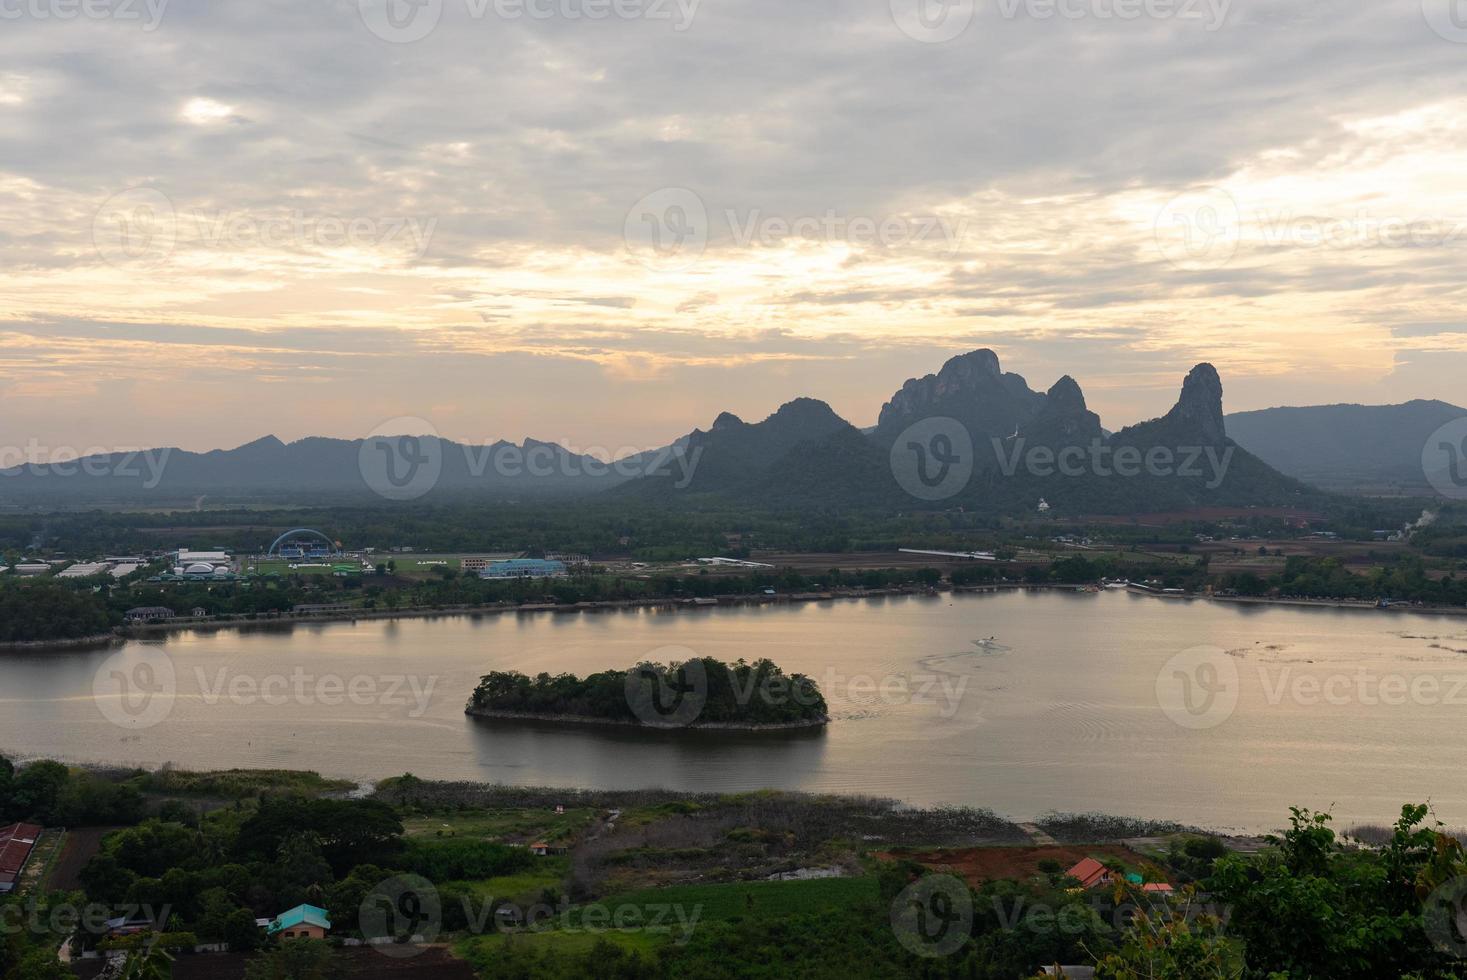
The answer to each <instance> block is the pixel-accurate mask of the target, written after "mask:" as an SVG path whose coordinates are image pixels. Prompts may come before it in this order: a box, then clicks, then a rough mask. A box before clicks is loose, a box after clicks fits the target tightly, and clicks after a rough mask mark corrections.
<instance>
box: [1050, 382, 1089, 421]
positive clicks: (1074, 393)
mask: <svg viewBox="0 0 1467 980" xmlns="http://www.w3.org/2000/svg"><path fill="white" fill-rule="evenodd" d="M1045 398H1047V399H1048V401H1047V402H1046V404H1045V409H1046V410H1048V411H1051V412H1083V411H1085V410H1086V406H1085V393H1084V392H1083V391H1081V390H1080V385H1079V383H1078V382H1077V381H1076V380H1075V379H1074V378H1072V377H1070V376H1069V375H1068V374H1067V375H1065V376H1064V377H1063V378H1060V379H1059V380H1058V381H1056V382H1055V383H1054V384H1052V385H1050V388H1049V392H1048V394H1046V395H1045Z"/></svg>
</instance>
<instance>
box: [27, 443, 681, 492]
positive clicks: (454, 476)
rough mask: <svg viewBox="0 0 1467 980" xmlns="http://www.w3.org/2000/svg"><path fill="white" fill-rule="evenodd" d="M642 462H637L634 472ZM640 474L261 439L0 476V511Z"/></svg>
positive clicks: (534, 484) (527, 446)
mask: <svg viewBox="0 0 1467 980" xmlns="http://www.w3.org/2000/svg"><path fill="white" fill-rule="evenodd" d="M645 455H646V456H647V457H648V459H642V458H640V457H639V458H637V460H636V462H637V464H638V465H648V460H650V459H651V457H653V456H655V454H645ZM636 472H640V470H638V469H637V468H636V467H635V466H625V465H624V466H622V467H616V468H608V467H607V466H606V465H605V464H604V463H600V462H599V461H597V460H595V459H593V458H591V457H587V456H581V455H578V454H575V453H570V452H567V451H566V450H565V449H564V448H562V447H560V446H558V445H555V444H554V443H544V442H538V441H536V440H533V439H526V440H525V441H524V442H522V443H520V444H519V445H515V444H514V443H510V442H504V441H500V442H496V443H492V444H489V445H482V446H472V445H465V444H463V443H457V442H453V441H451V440H448V439H439V438H436V437H423V438H415V437H412V436H390V437H374V438H372V439H324V438H314V437H313V438H307V439H301V440H300V441H298V442H292V443H284V442H281V441H280V440H279V439H277V438H275V437H274V436H266V437H265V438H263V439H257V440H255V441H254V442H250V443H246V444H245V445H243V446H240V447H238V448H236V449H216V450H212V451H210V452H206V453H194V452H188V451H185V450H182V449H152V450H146V451H143V452H139V453H113V454H110V455H105V456H90V457H86V458H85V459H83V460H80V461H77V462H74V463H71V464H67V465H61V466H46V465H25V466H17V467H13V468H10V469H6V470H0V501H5V502H11V503H33V502H37V501H43V502H48V503H69V504H86V503H88V502H95V501H119V500H122V501H128V500H160V501H161V500H168V501H179V500H184V499H187V498H191V497H197V496H216V497H224V498H230V499H241V498H248V497H264V498H272V497H278V498H282V499H295V500H299V498H301V497H303V496H305V495H310V496H312V497H328V498H354V497H366V496H374V497H385V498H387V499H397V500H406V499H416V498H417V497H419V496H423V494H422V493H419V492H418V491H419V490H421V489H423V488H424V487H426V486H429V484H431V489H432V491H433V492H435V493H439V494H443V493H470V492H472V493H490V494H498V495H540V494H554V493H567V492H591V491H594V490H600V489H605V488H607V487H610V486H614V485H616V484H617V483H621V482H623V481H625V480H626V479H628V478H629V474H632V473H636Z"/></svg>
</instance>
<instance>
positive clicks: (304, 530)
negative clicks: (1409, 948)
mask: <svg viewBox="0 0 1467 980" xmlns="http://www.w3.org/2000/svg"><path fill="white" fill-rule="evenodd" d="M296 538H320V539H321V540H322V541H324V542H326V547H327V549H328V550H329V551H330V553H332V554H335V553H336V542H335V541H332V540H331V539H330V538H328V537H327V536H326V535H324V534H322V533H321V532H320V531H317V530H316V529H315V528H310V527H298V528H296V529H295V530H293V531H286V532H285V533H284V534H282V535H281V536H280V537H278V538H276V539H275V543H274V544H272V545H271V546H270V550H269V551H267V552H265V554H266V556H267V557H272V558H278V557H280V546H281V545H283V544H285V542H287V541H291V540H294V539H296Z"/></svg>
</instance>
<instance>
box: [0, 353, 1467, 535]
mask: <svg viewBox="0 0 1467 980" xmlns="http://www.w3.org/2000/svg"><path fill="white" fill-rule="evenodd" d="M1222 398H1223V386H1222V381H1221V379H1220V378H1219V376H1218V373H1217V371H1216V370H1215V369H1214V368H1213V367H1212V365H1210V364H1199V365H1197V366H1196V367H1194V368H1193V369H1192V370H1191V372H1189V373H1188V374H1187V376H1186V378H1185V379H1183V381H1182V384H1181V388H1180V391H1179V394H1178V398H1177V401H1176V404H1175V405H1174V406H1173V407H1172V409H1171V410H1170V411H1169V412H1167V413H1166V414H1165V415H1163V416H1161V417H1159V418H1156V419H1152V420H1150V421H1146V422H1141V423H1138V424H1136V425H1132V426H1129V427H1126V428H1123V429H1121V430H1119V431H1117V432H1114V433H1109V432H1106V431H1105V430H1104V429H1103V428H1102V427H1101V422H1100V418H1099V417H1098V416H1097V415H1096V414H1095V413H1094V412H1092V411H1090V410H1089V408H1088V407H1087V405H1086V402H1085V395H1084V392H1083V391H1082V390H1081V388H1080V385H1079V384H1078V383H1077V382H1076V381H1075V380H1074V379H1073V378H1071V377H1069V376H1065V377H1062V378H1060V379H1059V380H1058V381H1056V382H1055V383H1054V384H1053V385H1051V386H1050V387H1049V389H1048V390H1046V391H1037V390H1034V389H1032V388H1031V387H1030V386H1029V384H1028V382H1027V381H1026V380H1025V379H1024V378H1023V377H1022V376H1021V375H1018V374H1015V373H1012V372H1006V371H1004V370H1003V368H1002V366H1001V364H1000V362H999V358H998V355H997V354H995V353H994V352H993V351H991V350H986V349H984V350H975V351H971V352H969V353H966V354H961V355H958V356H956V357H953V358H951V359H950V360H948V361H947V362H946V363H945V364H944V365H943V366H942V368H941V369H940V370H939V371H937V372H936V373H935V374H929V375H926V376H925V377H921V378H913V379H910V380H908V381H906V382H905V383H904V384H903V385H902V386H901V387H900V388H899V389H898V390H897V391H896V392H894V393H893V394H892V396H891V398H890V399H889V400H887V401H886V403H885V404H884V405H882V407H881V410H880V413H879V416H878V419H877V423H876V425H875V426H874V427H872V428H871V429H868V430H864V431H863V430H860V429H857V428H856V427H855V426H853V425H851V424H850V423H849V422H847V421H846V420H845V419H842V418H841V417H840V416H839V415H837V414H836V413H835V412H834V411H833V410H832V409H831V408H830V406H829V405H827V404H826V403H824V402H822V401H818V400H815V399H812V398H796V399H794V400H793V401H790V402H788V403H786V404H784V405H782V406H781V407H780V408H779V409H778V411H776V412H774V413H773V414H772V415H770V416H769V417H768V418H765V419H763V420H760V421H756V422H746V421H744V420H742V419H740V418H738V417H737V416H735V415H733V414H731V413H728V412H725V413H723V414H720V415H719V416H717V417H716V418H715V419H714V420H713V423H712V424H711V425H710V426H709V427H708V428H707V429H706V430H703V429H694V430H693V431H692V432H690V433H689V434H688V435H686V436H684V437H682V438H681V439H678V440H676V441H675V442H674V443H673V444H672V445H670V446H667V447H665V448H664V449H660V450H655V451H652V452H648V453H643V454H640V455H638V456H633V457H628V458H625V459H622V460H619V461H617V463H616V464H614V465H612V466H608V465H607V464H605V463H602V462H600V461H598V460H596V459H594V458H592V457H589V456H582V455H578V454H575V453H572V452H570V451H568V450H566V449H564V448H562V447H561V446H558V445H556V444H553V443H542V442H537V441H535V440H526V441H524V442H522V443H520V444H513V443H509V442H503V441H501V442H497V443H493V444H490V445H486V446H471V445H464V444H460V443H455V442H452V441H450V440H443V439H437V438H428V437H423V438H421V439H419V438H414V437H403V436H392V437H386V438H383V437H374V438H369V439H366V440H362V439H356V440H345V439H327V438H307V439H302V440H300V441H297V442H293V443H284V442H282V441H280V440H279V439H276V438H275V437H274V436H267V437H265V438H263V439H259V440H256V441H254V442H251V443H248V444H246V445H244V446H240V447H238V448H236V449H231V450H214V451H212V452H206V453H193V452H186V451H183V450H177V449H172V450H152V451H150V452H148V453H141V454H113V455H111V456H100V457H90V458H88V459H87V460H84V461H82V462H81V463H80V464H72V465H71V466H70V467H67V468H66V469H65V472H60V471H59V468H53V467H47V466H35V465H28V466H20V467H15V468H12V469H9V470H0V503H8V504H14V505H29V506H37V505H42V504H55V505H68V506H70V505H88V504H95V503H101V502H113V501H118V502H121V501H136V500H151V501H154V502H162V501H168V502H170V503H176V502H180V501H186V500H189V499H190V498H196V497H200V496H205V497H213V498H216V499H220V498H222V499H228V500H245V499H251V498H261V499H283V500H290V501H292V502H295V503H303V502H308V501H306V500H304V499H303V498H307V497H310V498H323V499H336V498H361V497H362V496H363V495H364V494H370V493H372V492H373V491H375V492H376V495H378V496H381V497H386V498H387V499H392V500H408V499H417V498H418V497H420V496H424V495H427V494H431V495H433V496H435V497H439V496H445V495H464V494H472V495H476V496H481V497H487V498H491V499H495V500H513V499H526V498H530V497H536V496H543V495H567V494H576V495H585V494H592V493H597V494H602V493H604V494H608V495H609V497H608V499H611V500H620V501H625V502H629V503H630V502H649V503H653V504H656V505H664V506H676V505H680V504H684V503H691V504H694V505H702V504H705V503H706V504H728V505H735V506H742V507H753V508H760V507H777V508H793V509H800V508H820V507H832V508H836V507H840V508H879V509H892V510H913V509H943V508H952V507H963V508H965V509H979V510H990V511H993V512H995V513H1021V512H1033V511H1035V510H1036V509H1037V508H1039V507H1040V502H1041V500H1042V501H1043V502H1044V505H1045V506H1046V507H1047V508H1048V509H1050V510H1053V511H1054V512H1056V513H1090V514H1106V513H1110V514H1117V513H1120V514H1123V513H1136V512H1141V511H1157V510H1175V509H1179V508H1185V507H1194V506H1202V505H1225V506H1271V507H1278V506H1312V505H1317V504H1318V503H1319V502H1320V501H1321V500H1322V499H1323V495H1322V494H1321V493H1320V492H1319V491H1317V490H1315V489H1313V488H1312V486H1311V485H1309V484H1310V483H1318V484H1322V485H1324V486H1326V487H1328V488H1330V489H1335V490H1346V491H1348V490H1353V489H1359V488H1360V487H1362V486H1365V485H1368V484H1370V483H1371V482H1376V483H1380V484H1383V485H1385V484H1389V485H1394V486H1401V487H1404V486H1407V485H1411V486H1413V487H1416V488H1425V480H1424V479H1423V478H1422V476H1421V473H1420V446H1421V445H1422V440H1423V439H1424V438H1425V436H1426V435H1427V434H1429V433H1430V432H1431V431H1433V430H1434V429H1435V427H1436V426H1437V425H1440V424H1441V422H1443V421H1446V420H1449V419H1450V418H1455V417H1461V416H1462V415H1467V412H1464V411H1463V410H1461V409H1457V408H1454V407H1453V406H1450V405H1447V404H1445V403H1443V402H1411V403H1409V404H1407V405H1401V406H1386V407H1381V408H1368V407H1363V406H1355V405H1339V406H1323V407H1318V408H1279V409H1268V410H1265V411H1262V412H1243V413H1238V414H1235V415H1231V416H1224V414H1223V408H1222ZM1418 436H1419V438H1418ZM1245 447H1246V448H1245ZM1413 459H1414V461H1415V473H1414V478H1415V483H1414V484H1411V482H1410V481H1411V478H1412V471H1411V467H1412V460H1413ZM1306 481H1307V482H1306ZM1423 492H1424V490H1423Z"/></svg>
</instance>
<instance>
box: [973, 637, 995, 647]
mask: <svg viewBox="0 0 1467 980" xmlns="http://www.w3.org/2000/svg"><path fill="white" fill-rule="evenodd" d="M973 645H974V646H975V647H977V648H978V649H980V650H992V649H994V648H995V647H997V646H1000V645H1001V644H1000V643H999V642H998V637H996V636H990V637H987V638H986V639H982V640H974V641H973Z"/></svg>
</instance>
